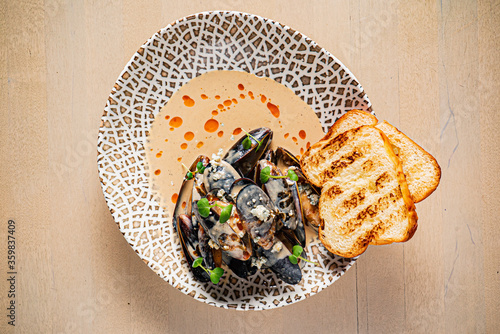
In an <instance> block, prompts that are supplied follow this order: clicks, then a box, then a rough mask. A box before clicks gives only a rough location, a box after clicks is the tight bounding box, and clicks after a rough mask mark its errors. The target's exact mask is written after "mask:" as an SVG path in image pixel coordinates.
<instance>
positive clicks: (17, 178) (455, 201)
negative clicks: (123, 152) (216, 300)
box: [0, 0, 500, 333]
mask: <svg viewBox="0 0 500 334" xmlns="http://www.w3.org/2000/svg"><path fill="white" fill-rule="evenodd" d="M213 9H230V10H239V11H246V12H250V13H255V14H258V15H261V16H264V17H269V18H272V19H275V20H277V21H279V22H282V23H284V24H286V25H289V26H291V27H293V28H295V29H297V30H299V31H300V32H302V33H304V34H306V35H307V36H309V37H311V38H312V39H313V40H315V41H316V42H318V43H319V44H320V45H321V46H323V47H325V48H326V49H327V50H330V51H331V52H332V53H333V54H335V55H336V56H337V57H338V58H339V59H340V60H341V61H342V62H344V64H345V65H346V66H347V67H348V68H349V69H351V70H352V72H353V73H354V74H355V75H356V76H357V77H358V79H359V80H360V82H361V83H362V85H363V86H364V88H365V90H366V92H367V93H368V95H369V97H370V99H371V101H372V103H373V107H374V109H375V111H376V113H377V115H378V116H379V118H381V119H386V120H388V121H389V122H391V123H392V124H394V125H396V126H398V127H399V128H400V129H402V130H403V131H404V132H405V133H406V134H408V135H409V136H410V137H411V138H413V139H414V140H415V141H417V142H418V143H420V144H421V145H422V146H423V147H424V148H425V149H427V150H428V151H429V152H431V153H432V154H433V155H434V156H436V158H437V159H438V161H439V163H440V165H441V167H442V179H441V184H440V186H439V188H438V189H437V191H436V192H435V193H434V194H433V195H432V196H430V198H428V199H427V200H425V201H424V202H422V203H421V204H418V205H417V210H418V214H419V218H420V219H419V228H418V232H417V233H416V235H415V237H414V238H413V239H412V240H411V241H410V242H408V243H405V244H393V245H389V246H379V247H370V248H369V249H368V251H367V252H366V253H365V254H364V255H363V256H362V257H361V258H360V259H359V260H358V262H357V263H356V265H355V266H354V267H353V268H352V269H350V270H349V271H348V272H347V273H346V275H345V276H343V277H342V278H341V279H340V280H339V281H337V282H336V283H335V284H333V285H332V286H331V287H330V288H328V289H327V290H326V291H323V292H321V293H320V294H318V295H316V296H314V297H312V298H308V299H307V300H306V301H303V302H300V303H298V304H294V305H292V306H288V307H285V308H281V309H276V310H272V311H261V312H246V313H244V312H237V311H227V310H222V309H217V308H215V307H211V306H208V305H205V304H202V303H200V302H197V301H194V300H193V299H191V298H189V297H186V296H185V295H183V294H181V293H180V292H178V291H177V290H176V289H174V288H173V287H171V286H170V285H168V284H167V283H166V282H164V281H163V280H162V279H161V278H159V277H158V276H156V274H155V273H154V272H153V271H151V270H150V269H149V268H148V267H147V266H146V265H145V264H144V263H143V262H142V261H141V260H140V258H139V257H138V256H137V255H136V254H135V253H134V251H133V250H132V249H131V248H130V247H129V245H128V244H127V242H126V241H125V239H124V238H123V237H122V235H121V233H120V231H119V230H118V228H117V227H116V225H115V223H114V221H113V218H112V217H111V214H110V213H109V211H108V208H107V206H106V202H105V200H104V197H103V195H102V192H101V187H100V184H99V179H98V175H97V165H96V155H97V153H96V142H97V133H98V130H99V122H100V118H101V115H102V112H103V107H104V104H105V101H106V98H107V96H108V95H109V92H110V90H111V87H112V86H113V84H114V82H115V80H116V78H117V77H118V75H119V73H120V71H121V70H122V68H123V67H124V65H125V64H126V62H127V61H128V60H129V59H130V57H131V56H132V54H133V53H134V52H135V51H136V50H137V49H138V48H139V46H140V45H141V44H142V43H143V42H144V41H146V39H147V38H149V37H150V36H151V35H152V34H153V33H155V32H156V31H158V30H159V29H160V28H162V27H164V26H166V25H167V24H168V23H170V22H172V21H174V20H175V19H177V18H180V17H182V16H185V15H188V14H191V13H195V12H199V11H206V10H213ZM499 28H500V2H498V1H487V0H485V1H473V0H471V1H452V0H444V1H441V2H431V1H419V3H418V4H417V3H416V1H412V2H411V4H410V1H396V0H390V1H379V2H374V1H365V0H361V1H319V0H318V1H314V2H309V1H277V0H276V1H271V0H270V1H267V2H266V4H264V2H249V1H222V0H220V1H216V0H213V1H203V2H194V1H185V0H183V1H160V0H152V1H147V2H138V1H129V0H127V1H123V2H120V1H91V0H89V1H76V0H75V1H63V0H46V1H41V0H35V1H9V0H4V1H1V2H0V46H1V52H0V76H1V80H0V100H1V101H2V103H1V116H2V121H1V125H0V126H1V131H0V135H1V141H0V143H1V144H0V147H1V161H2V162H1V203H2V205H1V224H0V235H1V236H0V250H1V251H0V264H1V265H0V267H1V274H0V282H1V283H0V287H1V288H0V301H1V302H0V309H1V310H2V311H1V312H0V314H1V317H0V332H2V333H230V332H236V333H240V332H241V333H253V332H264V333H271V332H276V333H331V332H339V333H354V332H359V333H368V332H370V333H401V332H416V333H472V332H480V333H482V332H490V333H494V332H496V333H498V330H499V329H498V328H499V327H500V320H499V319H500V318H499V315H500V301H499V300H500V274H499V271H500V247H499V246H498V240H499V239H500V229H499V228H498V224H499V223H500V221H499V219H498V210H499V209H500V205H499V201H498V198H499V197H500V187H499V186H498V180H499V177H498V175H499V174H500V164H499V162H500V158H499V157H500V148H499V146H498V145H499V144H500V140H499V139H500V113H499V112H498V111H497V109H498V106H499V105H500V99H499V97H498V96H499V95H498V92H499V90H500V85H499V80H498V77H500V66H499V60H500V59H499V58H500V57H499V55H500V51H499V50H500V39H499V37H498V35H499V34H500V29H499ZM9 220H13V221H14V222H15V238H16V249H15V252H16V271H17V275H16V282H15V293H16V295H15V303H16V311H15V312H16V321H15V325H16V326H15V327H12V326H9V325H7V321H8V320H9V319H8V318H7V317H6V315H7V314H8V312H9V311H8V310H6V309H7V307H9V304H8V303H9V302H10V300H12V298H8V291H9V289H10V283H9V282H8V281H7V279H8V278H9V274H7V272H8V267H7V246H8V240H7V238H8V235H9V234H8V226H9V223H8V221H9Z"/></svg>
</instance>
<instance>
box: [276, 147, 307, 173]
mask: <svg viewBox="0 0 500 334" xmlns="http://www.w3.org/2000/svg"><path fill="white" fill-rule="evenodd" d="M272 162H273V163H274V164H275V165H277V166H278V167H280V168H281V169H282V170H283V169H285V168H287V167H290V166H295V167H298V168H300V162H299V159H297V157H296V156H295V155H293V154H292V152H290V151H288V150H287V149H286V148H283V147H281V146H278V147H277V148H276V151H275V152H274V159H273V160H272Z"/></svg>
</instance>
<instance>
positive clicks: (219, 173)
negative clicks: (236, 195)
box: [203, 161, 241, 193]
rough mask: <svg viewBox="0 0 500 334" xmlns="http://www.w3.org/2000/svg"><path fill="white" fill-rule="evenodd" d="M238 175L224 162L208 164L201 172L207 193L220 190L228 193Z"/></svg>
mask: <svg viewBox="0 0 500 334" xmlns="http://www.w3.org/2000/svg"><path fill="white" fill-rule="evenodd" d="M240 177H241V176H240V174H239V173H238V172H237V171H236V169H234V167H233V166H231V165H230V164H229V163H228V162H226V161H220V162H218V163H216V164H215V163H209V164H208V166H207V167H206V168H205V171H204V172H203V183H204V185H205V188H206V189H207V191H212V190H214V189H222V190H224V192H226V193H229V191H230V189H231V186H232V185H233V183H234V181H235V180H236V179H239V178H240Z"/></svg>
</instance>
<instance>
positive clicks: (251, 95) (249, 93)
mask: <svg viewBox="0 0 500 334" xmlns="http://www.w3.org/2000/svg"><path fill="white" fill-rule="evenodd" d="M248 96H250V98H251V99H252V100H253V99H254V97H253V93H252V91H249V92H248Z"/></svg>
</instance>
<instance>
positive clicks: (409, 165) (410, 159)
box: [376, 121, 441, 203]
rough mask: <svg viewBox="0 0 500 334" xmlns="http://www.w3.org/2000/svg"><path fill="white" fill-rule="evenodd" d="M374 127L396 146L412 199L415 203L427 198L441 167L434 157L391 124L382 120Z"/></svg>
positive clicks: (439, 175) (435, 185)
mask: <svg viewBox="0 0 500 334" xmlns="http://www.w3.org/2000/svg"><path fill="white" fill-rule="evenodd" d="M376 127H377V128H378V129H380V130H382V131H383V132H384V134H385V135H386V136H387V137H388V138H389V140H390V141H391V143H392V145H394V146H396V148H397V149H396V151H397V152H396V154H397V155H398V157H399V159H400V160H401V163H402V165H403V172H404V173H405V176H406V182H407V183H408V189H409V190H410V193H411V196H412V198H413V201H414V202H415V203H417V202H420V201H422V200H424V199H425V198H427V196H429V195H430V194H432V192H433V191H434V190H435V189H436V188H437V186H438V184H439V180H440V179H441V168H440V167H439V164H438V163H437V161H436V159H434V157H433V156H432V155H430V154H429V153H427V152H426V151H425V150H424V149H423V148H421V147H420V146H419V145H418V144H417V143H415V142H414V141H413V140H411V139H410V138H408V137H407V136H406V135H405V134H404V133H402V132H401V131H399V130H398V129H396V128H395V127H394V126H392V125H391V124H389V123H387V122H385V121H384V122H382V123H379V124H377V125H376Z"/></svg>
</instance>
